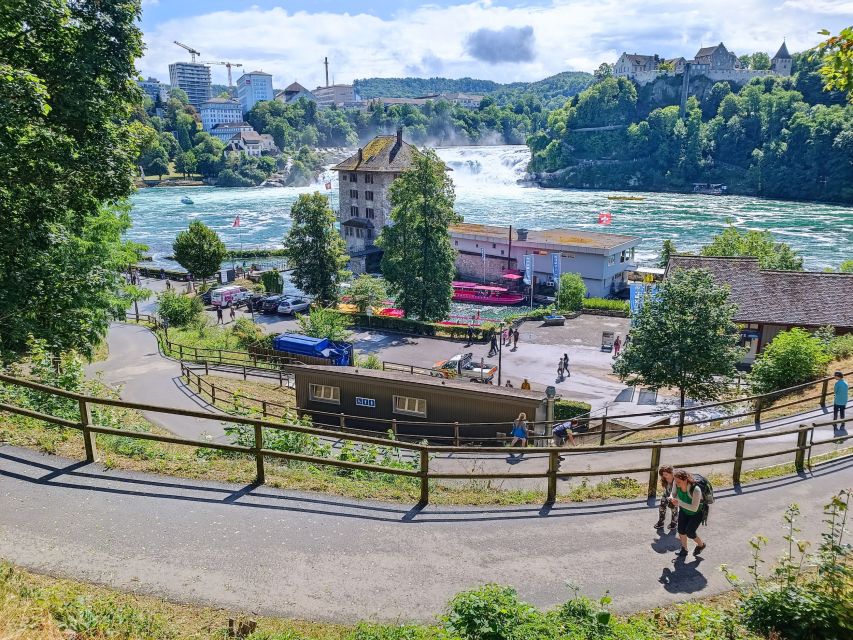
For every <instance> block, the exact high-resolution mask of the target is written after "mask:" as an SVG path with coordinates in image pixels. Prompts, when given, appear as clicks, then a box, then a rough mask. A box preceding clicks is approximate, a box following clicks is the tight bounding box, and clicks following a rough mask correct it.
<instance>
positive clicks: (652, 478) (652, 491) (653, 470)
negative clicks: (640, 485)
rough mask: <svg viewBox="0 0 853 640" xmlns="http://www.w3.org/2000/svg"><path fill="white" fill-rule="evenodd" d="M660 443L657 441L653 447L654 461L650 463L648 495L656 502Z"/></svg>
mask: <svg viewBox="0 0 853 640" xmlns="http://www.w3.org/2000/svg"><path fill="white" fill-rule="evenodd" d="M660 451H661V446H660V442H658V441H657V440H655V442H654V444H653V445H652V460H651V462H650V463H649V489H648V492H647V495H648V497H649V499H650V500H654V499H655V497H656V496H657V494H658V468H660Z"/></svg>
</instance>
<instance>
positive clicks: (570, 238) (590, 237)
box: [450, 222, 641, 253]
mask: <svg viewBox="0 0 853 640" xmlns="http://www.w3.org/2000/svg"><path fill="white" fill-rule="evenodd" d="M518 231H519V230H518V229H513V232H514V233H518ZM450 235H451V236H453V237H468V238H472V239H480V240H488V241H489V242H495V241H501V242H509V227H497V226H491V225H486V224H471V223H467V222H464V223H461V224H456V225H452V226H451V227H450ZM640 240H641V238H639V237H637V236H626V235H620V234H616V233H600V232H597V231H580V230H578V229H566V228H558V229H545V230H528V231H527V237H526V238H525V239H520V238H519V237H518V236H516V237H514V238H513V239H512V243H513V244H514V245H515V244H518V245H524V246H527V245H531V244H536V245H542V248H545V249H555V250H556V249H569V250H571V249H575V250H586V251H588V252H589V253H604V252H606V251H609V250H612V249H617V248H619V247H622V246H623V245H635V244H638V243H639V242H640Z"/></svg>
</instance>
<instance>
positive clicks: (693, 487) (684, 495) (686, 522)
mask: <svg viewBox="0 0 853 640" xmlns="http://www.w3.org/2000/svg"><path fill="white" fill-rule="evenodd" d="M672 475H673V484H674V485H675V486H674V489H675V492H674V493H673V494H672V495H671V496H670V497H669V503H670V504H671V505H672V506H674V507H678V538H679V540H680V541H681V550H680V551H679V552H678V557H679V558H683V557H685V556H687V539H688V538H689V539H690V540H693V542H695V543H696V548H695V549H693V555H694V556H698V555H699V554H700V553H702V552H703V551H704V550H705V547H706V546H708V545H706V544H705V542H704V541H703V540H702V538H700V537H699V534H698V533H697V531H698V530H699V525H700V524H702V513H703V510H704V508H705V505H704V503H703V502H702V489H701V488H700V487H699V485H698V484H697V483H696V481H695V480H694V478H693V476H692V475H691V474H690V473H688V472H687V471H684V470H683V469H678V470H677V471H675V472H674V473H673V474H672Z"/></svg>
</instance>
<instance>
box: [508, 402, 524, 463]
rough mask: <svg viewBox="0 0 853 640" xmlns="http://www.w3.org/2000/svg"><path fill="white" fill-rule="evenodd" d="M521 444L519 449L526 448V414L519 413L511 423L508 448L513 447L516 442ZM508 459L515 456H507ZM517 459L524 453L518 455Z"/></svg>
mask: <svg viewBox="0 0 853 640" xmlns="http://www.w3.org/2000/svg"><path fill="white" fill-rule="evenodd" d="M519 441H520V442H521V448H522V449H523V448H524V447H526V446H527V414H526V413H524V412H521V413H519V414H518V417H517V418H516V419H515V421H514V422H513V423H512V442H511V443H510V444H509V446H510V447H514V446H515V444H516V443H517V442H519ZM509 455H510V457H515V454H512V453H511V454H509ZM518 455H519V457H521V456H523V455H524V453H520V454H518Z"/></svg>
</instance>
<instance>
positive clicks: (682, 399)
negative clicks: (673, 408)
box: [679, 387, 684, 408]
mask: <svg viewBox="0 0 853 640" xmlns="http://www.w3.org/2000/svg"><path fill="white" fill-rule="evenodd" d="M679 392H680V393H681V407H682V408H684V388H683V387H682V388H681V389H679Z"/></svg>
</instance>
